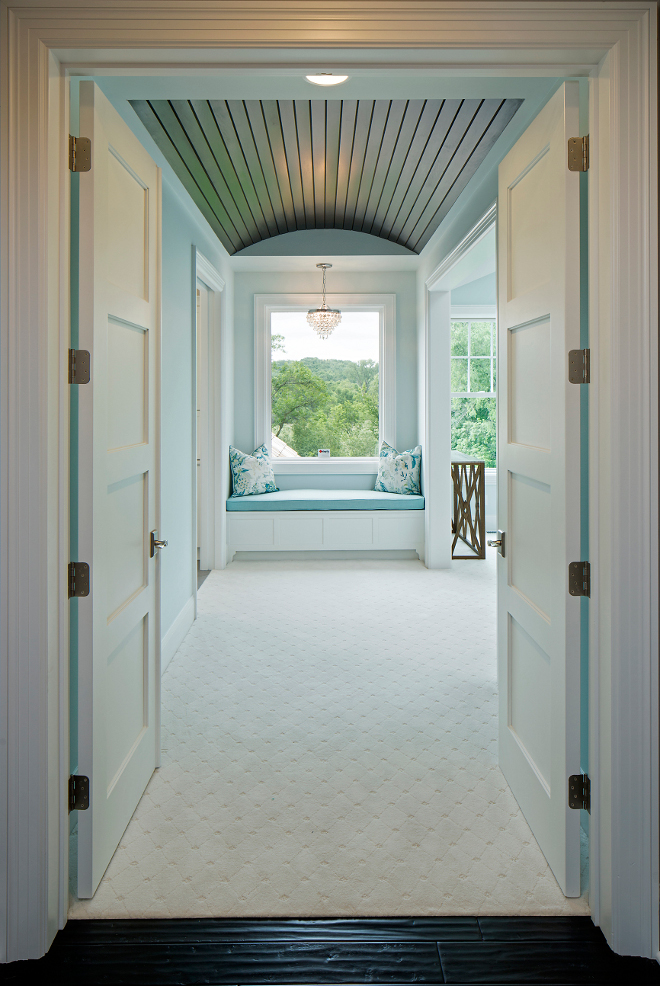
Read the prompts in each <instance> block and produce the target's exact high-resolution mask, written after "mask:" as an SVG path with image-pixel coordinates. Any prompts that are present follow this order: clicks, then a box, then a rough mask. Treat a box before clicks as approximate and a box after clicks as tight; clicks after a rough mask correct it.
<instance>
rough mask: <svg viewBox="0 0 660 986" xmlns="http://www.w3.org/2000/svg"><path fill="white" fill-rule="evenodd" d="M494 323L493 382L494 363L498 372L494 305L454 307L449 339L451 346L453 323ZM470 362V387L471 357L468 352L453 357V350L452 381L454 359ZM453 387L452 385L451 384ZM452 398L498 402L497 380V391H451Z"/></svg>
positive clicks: (450, 317) (450, 321) (450, 357)
mask: <svg viewBox="0 0 660 986" xmlns="http://www.w3.org/2000/svg"><path fill="white" fill-rule="evenodd" d="M491 321H492V322H494V323H495V329H494V335H493V340H492V345H491V356H490V361H491V381H492V379H493V361H494V363H495V370H496V371H497V309H496V308H495V307H494V306H493V305H469V306H467V305H466V306H463V305H452V308H451V312H450V315H449V339H450V343H449V344H450V346H451V326H452V323H453V322H491ZM466 358H467V361H468V385H469V376H470V362H469V361H470V359H472V358H473V357H471V356H470V355H469V352H468V356H467V357H464V356H452V355H451V349H450V353H449V360H450V364H449V366H450V380H451V361H452V360H453V359H466ZM488 358H489V357H487V356H484V357H479V356H475V357H474V359H488ZM450 387H451V384H450ZM450 393H451V397H494V398H495V399H496V400H497V379H496V381H495V390H466V391H462V390H461V391H459V390H457V391H454V390H450Z"/></svg>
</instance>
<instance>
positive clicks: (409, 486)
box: [374, 442, 422, 495]
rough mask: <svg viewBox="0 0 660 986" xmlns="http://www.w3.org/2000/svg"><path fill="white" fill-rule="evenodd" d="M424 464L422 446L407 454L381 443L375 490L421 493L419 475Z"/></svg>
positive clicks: (379, 491) (408, 451)
mask: <svg viewBox="0 0 660 986" xmlns="http://www.w3.org/2000/svg"><path fill="white" fill-rule="evenodd" d="M421 463H422V446H421V445H416V446H415V448H410V449H408V450H407V451H406V452H397V450H396V449H395V448H392V446H391V445H388V444H387V442H381V445H380V458H379V459H378V476H377V478H376V485H375V486H374V490H376V491H377V492H378V493H405V494H409V495H410V494H413V493H419V492H420V487H419V473H420V466H421Z"/></svg>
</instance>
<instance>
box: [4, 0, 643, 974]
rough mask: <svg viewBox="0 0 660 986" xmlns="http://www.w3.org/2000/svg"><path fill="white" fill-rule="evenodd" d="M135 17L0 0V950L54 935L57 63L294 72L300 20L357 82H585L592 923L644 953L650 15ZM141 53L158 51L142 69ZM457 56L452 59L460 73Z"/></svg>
mask: <svg viewBox="0 0 660 986" xmlns="http://www.w3.org/2000/svg"><path fill="white" fill-rule="evenodd" d="M334 5H336V9H335V10H334V12H333V16H332V17H331V16H329V14H330V12H331V11H332V8H333V6H334ZM147 6H148V11H149V18H148V22H147V21H146V20H145V18H144V10H143V5H138V6H136V7H134V8H131V9H127V8H126V6H125V4H124V3H123V2H122V0H104V2H103V3H102V4H92V3H91V0H72V3H71V4H70V5H68V6H66V7H62V6H61V4H60V2H59V0H40V2H39V4H38V5H35V4H34V3H33V2H32V0H14V2H12V3H11V4H9V5H8V4H7V3H6V2H4V0H3V2H1V3H0V65H1V66H2V67H1V69H0V72H1V73H2V74H1V75H0V84H1V89H2V92H1V97H2V103H1V104H0V118H1V124H0V125H1V127H2V130H1V134H0V174H1V178H0V181H1V183H2V184H1V186H0V192H1V196H2V197H1V200H0V212H1V214H2V227H1V229H0V251H1V255H0V260H1V270H0V294H1V302H0V304H1V305H2V308H1V309H0V315H1V320H2V338H1V340H0V347H1V348H0V362H1V369H0V393H1V394H2V403H1V404H0V448H1V449H2V452H1V456H2V457H1V459H0V471H1V474H2V476H3V486H2V502H1V504H0V510H1V517H0V522H1V526H0V544H1V545H2V549H1V554H0V584H1V586H2V589H1V591H2V596H1V597H0V625H2V627H3V631H4V632H3V634H2V638H1V640H0V683H1V685H2V689H1V690H2V691H4V694H5V695H6V696H7V704H6V707H5V709H4V713H6V714H3V715H2V716H0V719H2V730H3V732H2V734H1V735H0V749H2V750H4V751H6V753H4V754H3V755H2V757H1V758H0V790H1V791H2V799H0V800H2V801H3V802H4V804H5V805H6V806H7V807H6V810H5V811H3V812H2V813H1V814H0V839H1V840H2V844H3V846H5V847H6V848H7V852H6V853H3V857H4V858H3V860H2V869H1V870H0V912H1V914H2V917H0V936H1V938H2V943H1V944H0V949H1V950H0V958H5V959H9V960H13V959H26V958H33V957H37V956H39V955H41V954H43V952H44V951H45V950H46V949H47V948H48V946H49V944H50V942H51V941H52V939H53V937H54V935H55V933H56V931H57V929H58V928H59V927H62V926H63V924H64V923H65V921H66V904H67V897H66V886H67V872H68V860H67V840H66V832H67V831H68V826H67V809H66V797H65V794H66V786H67V775H68V651H69V647H68V599H67V591H66V565H67V562H68V533H69V532H68V502H69V501H68V458H69V449H68V427H69V424H68V403H69V396H68V384H67V383H66V367H67V350H68V345H69V312H70V297H69V271H68V257H69V232H68V223H69V205H70V204H69V195H68V186H69V180H68V178H69V175H68V153H67V143H68V142H67V134H68V132H69V119H68V81H67V80H68V74H69V73H70V72H72V71H76V69H75V65H76V64H78V65H79V66H80V67H79V68H78V70H77V71H78V74H80V72H83V71H84V74H86V75H88V74H93V72H94V68H93V67H92V66H93V65H94V64H95V65H96V66H97V68H98V67H99V66H101V65H105V66H106V70H107V69H108V67H112V68H110V70H115V71H120V72H122V73H126V74H130V73H131V72H134V71H139V72H141V73H142V72H154V73H155V72H157V73H158V74H163V72H164V71H166V70H168V68H170V67H171V69H172V70H174V71H181V70H182V66H184V67H185V66H186V65H187V66H188V68H187V69H186V71H188V72H195V74H198V73H199V72H203V71H204V70H205V69H204V68H201V69H200V68H199V65H200V60H199V58H198V59H197V60H196V62H195V65H194V68H191V67H190V65H191V59H190V49H192V48H199V49H204V51H205V53H206V54H204V55H203V56H202V59H203V58H206V59H207V64H208V66H209V69H208V70H210V71H211V70H212V71H215V72H217V71H218V64H219V65H220V68H221V70H222V71H234V70H235V65H236V64H237V63H240V62H241V57H242V52H241V49H252V50H254V49H255V48H261V49H273V48H279V47H281V46H282V44H283V43H286V44H287V45H288V46H289V50H288V54H287V55H286V57H285V59H284V60H283V61H281V62H279V63H278V66H277V68H275V67H273V69H272V70H273V71H278V70H279V69H285V68H288V69H289V70H290V69H291V68H295V69H296V70H299V71H301V73H302V74H305V70H306V69H307V70H308V68H309V64H310V56H309V51H310V50H314V48H315V47H316V46H318V43H319V37H320V36H321V35H320V32H319V29H320V28H322V31H323V43H324V49H326V50H327V49H328V48H331V49H333V48H334V49H337V50H339V51H340V52H341V56H338V58H337V61H338V63H339V62H340V63H341V64H342V65H343V66H345V67H346V68H347V69H348V70H349V72H350V70H352V69H357V70H362V69H364V68H368V65H369V61H368V59H365V58H364V57H363V55H362V54H361V52H360V50H359V49H360V47H362V48H363V49H368V48H372V49H373V48H377V49H389V50H397V49H401V48H404V47H405V48H407V49H419V51H420V52H421V51H422V50H423V51H424V52H425V54H423V55H421V56H420V54H419V52H418V54H417V57H416V58H412V59H410V66H411V67H412V66H414V67H415V70H416V71H420V70H423V71H428V72H436V74H437V73H438V72H439V74H441V75H442V74H444V75H450V74H451V73H452V71H454V72H456V71H460V72H462V73H463V74H467V72H468V70H469V71H474V73H475V74H476V73H477V72H478V73H479V74H482V75H489V74H490V75H502V74H506V73H511V72H515V73H516V74H521V75H539V74H543V75H548V74H551V71H552V70H553V65H552V64H551V60H552V61H554V62H555V66H556V71H554V75H556V76H557V77H559V76H561V77H565V76H566V74H567V73H568V72H569V71H571V70H572V72H573V73H574V74H580V73H581V74H584V73H585V72H588V73H589V75H590V78H591V85H590V90H591V94H590V119H591V128H590V136H591V146H592V161H593V166H592V169H591V172H590V176H589V186H590V188H589V201H590V220H589V230H590V246H589V252H590V268H591V269H590V287H589V295H590V323H591V330H592V333H591V347H592V366H594V367H595V368H596V369H595V370H594V372H593V377H592V379H594V383H593V384H592V385H591V392H590V419H591V424H590V445H591V449H592V455H591V462H590V477H591V491H592V496H591V532H592V538H591V560H592V573H593V575H592V585H593V596H592V605H591V607H590V608H591V665H592V676H593V677H592V680H593V686H592V695H591V702H592V751H593V753H594V756H595V757H596V758H597V763H596V764H595V767H594V769H593V771H592V773H593V776H592V782H593V789H592V796H593V799H594V802H595V803H596V804H598V806H599V811H598V812H597V813H596V814H595V815H594V817H593V821H594V824H593V827H592V828H593V830H592V840H594V844H597V845H598V846H599V851H598V857H597V862H596V865H595V867H594V870H595V872H594V874H593V877H592V896H593V900H592V908H593V914H594V918H595V920H596V922H597V923H598V924H600V926H601V927H602V928H603V931H604V932H605V934H606V936H607V938H608V941H609V942H610V944H611V945H612V947H613V948H614V949H615V950H616V951H620V952H623V953H630V954H641V955H647V956H654V957H655V956H657V954H658V783H657V775H658V662H657V653H658V620H657V603H656V600H657V596H658V591H657V590H658V577H657V568H658V548H657V541H658V483H657V466H658V450H657V439H658V428H657V409H658V399H657V397H658V395H657V392H658V387H657V377H658V352H657V325H658V305H657V286H658V275H657V256H658V238H657V201H658V197H657V153H656V142H657V123H656V80H657V62H656V28H657V8H656V4H655V2H652V0H637V2H634V3H627V2H622V0H616V2H607V0H606V2H604V3H598V4H597V5H596V4H592V3H590V2H581V0H578V2H575V3H571V4H570V5H569V4H566V3H564V2H562V0H549V2H544V3H538V2H533V0H525V2H520V0H519V2H515V3H514V4H513V7H514V8H515V17H513V18H512V4H511V3H510V2H503V0H492V2H489V3H482V2H478V0H475V2H474V3H470V2H468V3H461V4H456V3H454V2H452V0H422V2H420V3H419V4H418V5H416V7H415V15H414V17H413V18H411V16H410V11H409V9H404V8H406V5H404V4H401V5H400V6H396V5H394V4H389V5H383V6H379V5H378V4H376V3H375V2H374V0H356V2H354V3H351V4H350V5H348V6H347V5H346V4H343V3H340V2H339V0H330V2H329V6H328V4H326V6H325V8H324V9H323V10H322V11H321V10H319V8H318V6H317V5H315V4H313V3H312V2H311V0H279V2H278V4H277V5H276V6H274V7H269V8H268V10H267V9H266V8H264V6H263V3H262V2H260V0H245V2H244V3H243V4H242V5H241V10H240V14H238V13H237V8H236V6H235V5H234V4H232V3H228V2H227V3H225V2H223V0H214V2H213V3H206V2H204V0H201V2H200V3H199V4H197V5H195V6H194V8H193V9H191V8H190V5H189V4H188V3H186V2H185V0H170V2H169V3H167V2H164V0H163V2H162V3H159V2H158V0H152V2H150V3H148V4H147ZM184 9H185V14H186V30H185V35H184V36H182V31H181V20H180V17H181V13H182V12H183V10H184ZM375 13H379V14H380V17H379V18H375V17H374V14H375ZM291 18H294V19H295V21H296V31H295V37H294V39H293V40H291V31H290V24H291ZM494 37H498V38H500V37H506V45H500V46H499V50H500V51H501V50H502V49H503V48H506V53H507V59H506V63H505V64H503V63H502V61H501V60H498V58H497V57H495V58H493V57H492V54H491V51H492V39H493V38H494ZM402 39H404V41H402ZM404 42H405V43H404ZM127 46H128V47H127ZM229 48H230V49H232V52H231V58H229V57H228V56H227V49H229ZM107 49H118V50H119V52H118V53H117V52H116V51H114V52H112V54H111V55H108V54H107V51H106V53H105V54H104V53H103V50H107ZM154 49H166V50H164V51H163V52H162V55H161V60H160V61H159V64H158V66H157V68H156V69H154V67H153V62H151V63H150V61H151V60H150V58H149V57H148V55H149V52H150V51H151V52H153V50H154ZM430 49H433V53H434V54H435V56H436V57H438V58H439V60H440V62H442V55H441V54H440V55H438V51H441V50H444V51H446V52H447V54H448V57H447V58H446V59H445V62H444V63H443V64H441V67H440V69H438V67H437V65H436V64H435V63H434V62H433V58H431V57H430V56H429V50H430ZM456 49H465V50H466V51H465V54H464V55H463V60H462V62H461V67H460V69H459V70H456V69H454V68H452V61H453V60H455V54H454V55H453V59H452V57H450V56H452V52H455V50H456ZM145 52H146V53H147V55H146V56H145ZM562 52H563V53H564V54H562ZM56 53H59V58H58V54H56ZM298 53H299V54H298ZM250 57H252V58H253V59H254V56H253V55H252V56H250ZM260 57H262V56H260ZM424 58H425V59H426V61H424V60H423V59H424ZM223 59H224V61H223ZM562 59H563V60H562ZM232 62H233V64H232ZM571 62H572V66H573V67H572V69H571V64H570V63H571ZM243 63H244V64H247V62H246V59H245V58H243ZM388 64H389V62H388ZM453 64H455V61H453ZM83 66H85V67H84V68H83ZM596 329H597V332H596ZM620 477H627V478H628V479H629V481H628V482H627V483H625V484H623V483H621V482H620ZM630 479H632V481H630ZM612 573H614V574H612ZM592 763H593V759H592Z"/></svg>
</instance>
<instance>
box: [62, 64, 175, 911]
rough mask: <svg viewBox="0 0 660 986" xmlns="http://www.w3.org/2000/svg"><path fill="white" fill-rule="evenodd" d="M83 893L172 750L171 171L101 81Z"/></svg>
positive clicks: (83, 718) (93, 174)
mask: <svg viewBox="0 0 660 986" xmlns="http://www.w3.org/2000/svg"><path fill="white" fill-rule="evenodd" d="M80 134H81V135H82V136H85V137H90V138H91V139H92V168H91V171H89V172H88V173H82V174H81V175H80V315H79V319H80V347H81V348H82V349H88V350H89V351H90V354H91V381H90V383H89V384H87V385H84V386H80V388H79V400H80V405H79V406H80V412H79V416H80V429H79V448H78V460H79V475H80V485H79V560H81V561H87V562H89V564H90V572H91V592H90V595H89V597H88V598H87V599H81V600H80V601H79V606H78V612H79V693H78V708H79V724H78V728H79V770H80V773H81V774H84V775H87V776H88V777H89V781H90V807H89V809H87V810H86V811H80V812H78V814H79V820H78V895H79V896H80V897H91V896H92V895H93V893H94V891H95V890H96V888H97V886H98V884H99V881H100V879H101V877H102V876H103V873H104V872H105V869H106V867H107V865H108V863H109V862H110V859H111V857H112V855H113V853H114V851H115V849H116V848H117V844H118V842H119V840H120V838H121V836H122V833H123V831H124V829H125V828H126V826H127V824H128V822H129V820H130V818H131V815H132V814H133V812H134V811H135V808H136V806H137V803H138V801H139V800H140V797H141V796H142V793H143V791H144V789H145V787H146V785H147V783H148V781H149V778H150V777H151V775H152V773H153V770H154V768H155V767H156V766H157V765H158V758H159V728H158V726H159V718H158V709H159V701H160V698H159V691H158V683H159V663H160V626H159V622H160V620H159V612H158V605H159V592H158V560H157V558H155V557H154V558H152V557H151V550H150V532H151V531H152V530H157V527H158V512H159V468H158V439H159V426H160V422H159V393H158V390H159V381H160V346H159V338H160V170H159V169H158V168H157V167H156V165H155V164H154V162H153V161H152V159H151V158H150V157H149V155H148V154H147V153H146V151H145V150H144V148H143V147H142V146H141V145H140V143H139V142H138V140H137V138H136V137H135V136H134V135H133V134H132V133H131V131H130V130H129V129H128V127H127V126H126V124H125V123H124V122H123V120H122V119H121V118H120V117H119V115H118V114H117V113H116V111H115V110H114V109H113V108H112V106H111V105H110V103H109V102H108V101H107V99H106V98H105V97H104V96H103V94H102V93H101V92H100V90H99V89H98V88H97V87H96V86H95V85H94V84H93V83H92V82H83V83H81V86H80Z"/></svg>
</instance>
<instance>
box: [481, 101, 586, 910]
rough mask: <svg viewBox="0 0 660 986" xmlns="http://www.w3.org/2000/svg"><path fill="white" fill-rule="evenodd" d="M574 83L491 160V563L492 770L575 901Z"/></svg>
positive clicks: (577, 636) (577, 650) (577, 402)
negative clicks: (499, 539)
mask: <svg viewBox="0 0 660 986" xmlns="http://www.w3.org/2000/svg"><path fill="white" fill-rule="evenodd" d="M579 133H580V131H579V122H578V84H577V83H576V82H567V83H564V84H563V85H562V87H561V88H560V89H559V91H558V92H557V93H555V95H554V96H553V97H552V99H551V100H550V101H549V103H548V104H547V105H546V106H545V107H544V109H543V110H541V112H540V113H539V115H538V116H537V117H536V119H535V120H534V121H533V123H532V124H531V125H530V126H529V127H528V129H527V130H526V131H525V133H524V134H523V135H522V137H521V138H520V139H519V141H518V142H517V144H516V145H515V146H514V147H513V148H512V150H511V151H510V152H509V154H508V155H507V156H506V158H505V159H504V161H503V162H502V163H501V165H500V169H499V204H498V269H499V290H498V294H499V302H498V305H499V316H498V317H499V325H498V392H499V397H498V412H499V422H498V516H499V526H500V528H501V529H502V530H503V531H504V532H505V556H504V557H503V558H502V557H498V665H499V672H498V674H499V694H500V729H499V739H500V743H499V755H500V765H501V767H502V770H503V772H504V775H505V777H506V779H507V781H508V783H509V785H510V787H511V790H512V791H513V793H514V795H515V797H516V799H517V801H518V803H519V804H520V807H521V809H522V811H523V814H524V815H525V818H526V819H527V821H528V822H529V825H530V827H531V829H532V831H533V833H534V836H535V837H536V839H537V841H538V843H539V845H540V847H541V849H542V851H543V853H544V854H545V857H546V859H547V860H548V863H549V864H550V867H551V868H552V871H553V873H554V875H555V877H556V879H557V882H558V883H559V885H560V887H561V889H562V890H563V892H564V894H566V896H568V897H574V896H578V895H579V893H580V830H579V826H580V812H579V811H576V810H572V809H570V808H568V803H567V797H568V777H569V775H570V774H577V773H579V772H580V756H579V754H580V749H579V742H580V729H579V716H580V691H579V689H580V600H579V598H574V597H573V596H570V595H569V592H568V565H569V562H572V561H579V560H580V528H579V516H580V427H579V413H580V393H579V392H580V387H579V386H576V385H574V384H570V383H569V382H568V352H569V350H570V349H577V348H579V345H580V292H579V286H580V250H579V237H580V216H579V177H580V176H579V174H577V173H575V172H571V171H569V170H568V154H567V142H568V138H569V137H577V136H579Z"/></svg>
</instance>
